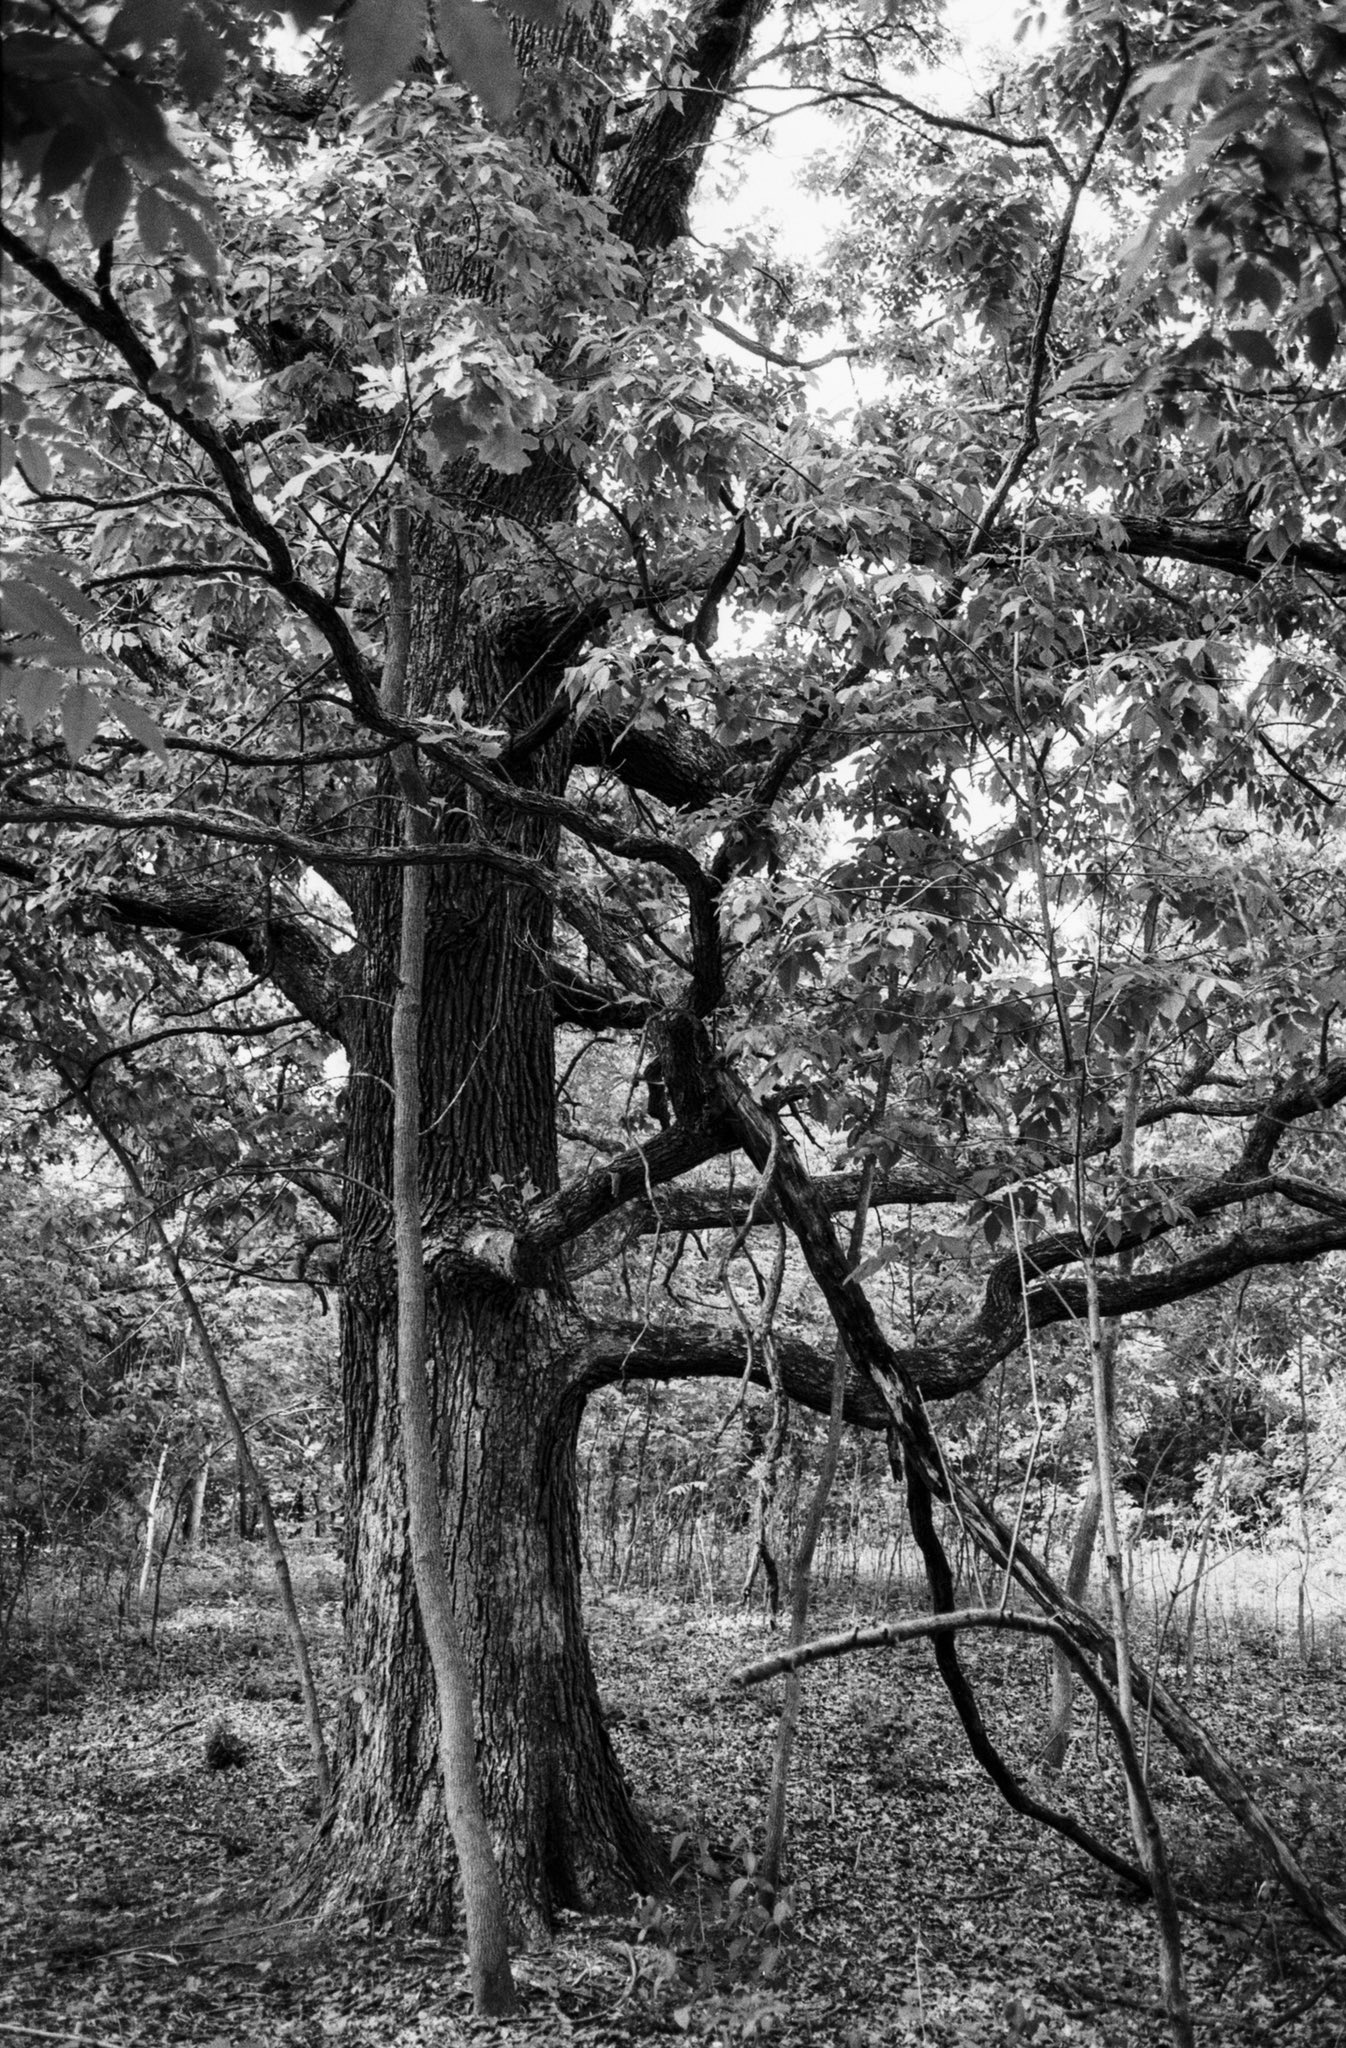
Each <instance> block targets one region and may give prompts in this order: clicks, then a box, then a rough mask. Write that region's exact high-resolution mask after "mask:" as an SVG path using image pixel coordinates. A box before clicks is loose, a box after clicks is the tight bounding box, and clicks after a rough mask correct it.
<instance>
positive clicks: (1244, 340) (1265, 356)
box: [1229, 327, 1281, 370]
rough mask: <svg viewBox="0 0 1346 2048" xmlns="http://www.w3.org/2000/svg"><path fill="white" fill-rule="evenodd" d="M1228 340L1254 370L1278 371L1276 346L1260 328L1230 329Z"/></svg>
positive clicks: (1278, 360)
mask: <svg viewBox="0 0 1346 2048" xmlns="http://www.w3.org/2000/svg"><path fill="white" fill-rule="evenodd" d="M1229 339H1230V342H1231V343H1232V345H1233V347H1234V348H1236V349H1237V350H1238V352H1239V354H1240V355H1241V356H1242V357H1243V358H1244V360H1245V361H1246V362H1249V363H1251V364H1252V366H1253V368H1254V369H1255V370H1279V368H1280V366H1281V359H1280V355H1279V354H1278V352H1277V349H1276V344H1275V343H1274V342H1273V341H1272V339H1271V336H1270V335H1269V334H1266V333H1264V332H1263V330H1262V329H1261V328H1260V327H1231V328H1230V330H1229Z"/></svg>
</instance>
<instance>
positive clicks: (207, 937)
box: [91, 885, 345, 1038]
mask: <svg viewBox="0 0 1346 2048" xmlns="http://www.w3.org/2000/svg"><path fill="white" fill-rule="evenodd" d="M91 901H92V903H93V905H94V906H95V907H96V908H98V909H100V910H102V911H105V912H106V914H107V915H108V916H109V917H110V918H111V919H112V920H113V921H114V922H115V923H117V924H122V925H130V926H134V927H135V928H136V929H137V930H140V931H171V932H176V933H178V934H179V935H180V936H181V937H183V938H184V939H194V940H197V941H199V942H200V943H202V944H206V943H209V944H211V945H217V946H229V947H231V948H232V949H233V951H234V952H236V953H240V954H241V955H242V957H243V958H244V959H245V960H246V961H247V963H248V965H249V967H250V968H251V969H252V971H253V973H254V974H258V975H261V976H263V977H264V978H265V979H266V980H267V981H269V982H270V983H271V984H272V985H273V987H275V988H276V989H278V990H279V992H280V993H281V995H283V996H284V998H285V1000H286V1002H288V1003H290V1004H291V1005H292V1006H293V1007H294V1009H295V1010H297V1011H298V1013H299V1015H300V1016H301V1017H304V1018H307V1020H308V1022H309V1023H310V1024H315V1025H316V1026H317V1027H318V1029H319V1030H320V1031H323V1032H325V1033H326V1034H327V1036H328V1037H329V1038H340V1037H342V1035H343V1030H344V1027H343V1024H342V1016H341V1006H342V1002H343V999H344V996H345V975H344V972H343V968H342V956H340V955H338V954H335V953H331V952H329V951H328V949H327V947H326V946H324V945H323V944H322V942H321V941H320V940H319V939H317V938H315V937H314V935H313V933H312V932H311V931H310V930H309V929H308V928H307V926H306V925H304V924H303V923H301V922H300V920H299V919H298V918H295V917H287V916H286V915H285V914H284V913H283V912H281V911H278V910H277V909H275V908H274V907H273V906H271V905H268V904H267V903H266V902H265V901H258V900H257V898H255V897H253V896H252V895H250V894H249V893H248V892H246V891H244V890H242V889H225V888H219V887H217V888H213V889H209V888H194V887H190V886H189V887H183V888H174V887H172V886H171V885H169V886H166V887H163V888H160V889H157V890H156V891H155V892H154V894H153V895H139V894H134V893H132V892H131V891H129V890H124V889H109V890H107V891H106V892H105V893H103V894H102V895H100V896H98V897H96V898H94V899H91Z"/></svg>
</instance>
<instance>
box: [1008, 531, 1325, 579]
mask: <svg viewBox="0 0 1346 2048" xmlns="http://www.w3.org/2000/svg"><path fill="white" fill-rule="evenodd" d="M1114 532H1120V536H1121V538H1120V540H1119V541H1118V542H1117V551H1118V552H1119V553H1121V554H1126V555H1136V556H1139V557H1140V558H1141V559H1142V560H1151V561H1172V562H1195V563H1196V564H1197V565H1198V567H1200V568H1203V569H1221V570H1223V571H1224V573H1225V574H1226V575H1228V576H1239V577H1242V578H1243V579H1244V580H1245V581H1247V582H1249V583H1256V582H1259V581H1260V580H1261V578H1262V577H1263V576H1266V575H1269V574H1270V573H1271V572H1272V571H1273V570H1276V569H1310V570H1313V571H1314V572H1315V573H1316V574H1318V575H1320V576H1331V577H1333V578H1341V577H1346V552H1343V551H1342V549H1340V548H1334V547H1329V546H1328V545H1327V544H1326V543H1325V542H1323V541H1316V540H1296V541H1292V542H1291V543H1290V545H1289V547H1288V548H1287V549H1286V550H1285V552H1284V554H1283V555H1281V556H1279V557H1273V556H1272V555H1270V554H1260V555H1254V554H1253V553H1252V552H1251V550H1252V547H1253V544H1254V542H1255V541H1256V540H1257V539H1258V537H1259V536H1258V529H1257V527H1255V526H1249V525H1246V524H1241V523H1238V522H1235V521H1232V520H1231V521H1220V520H1193V521H1191V522H1190V523H1184V522H1181V521H1177V520H1166V519H1139V518H1133V517H1132V516H1131V515H1130V514H1128V515H1127V517H1126V518H1124V519H1120V520H1118V521H1117V522H1116V525H1115V526H1113V527H1110V533H1114ZM1015 544H1016V546H1017V544H1018V543H1017V538H1016V542H1015ZM1102 545H1104V546H1105V547H1106V546H1107V545H1108V538H1107V537H1105V538H1104V540H1103V543H1102Z"/></svg>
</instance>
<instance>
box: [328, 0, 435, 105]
mask: <svg viewBox="0 0 1346 2048" xmlns="http://www.w3.org/2000/svg"><path fill="white" fill-rule="evenodd" d="M424 23H425V16H424V12H423V9H422V7H421V5H420V0H355V5H354V6H353V7H352V8H351V11H350V13H349V14H348V15H347V16H346V24H345V31H344V40H345V51H346V70H347V72H348V74H349V77H350V82H351V91H352V93H353V94H354V96H355V98H356V99H357V100H358V101H360V103H361V104H362V105H366V104H368V102H369V101H370V100H376V99H379V98H381V97H382V95H383V94H384V93H385V92H387V91H388V89H389V87H390V86H394V85H396V84H397V82H398V80H399V79H400V78H403V77H405V75H406V72H407V68H408V66H409V65H410V63H411V60H412V58H413V57H414V56H415V55H416V54H417V52H418V50H419V49H420V47H421V41H422V38H423V36H424V33H425V28H424Z"/></svg>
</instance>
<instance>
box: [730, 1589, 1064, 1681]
mask: <svg viewBox="0 0 1346 2048" xmlns="http://www.w3.org/2000/svg"><path fill="white" fill-rule="evenodd" d="M984 1628H989V1629H997V1628H1003V1629H1009V1630H1011V1631H1013V1632H1015V1633H1017V1634H1021V1635H1030V1636H1045V1637H1047V1639H1048V1640H1049V1641H1051V1642H1059V1641H1061V1640H1062V1639H1065V1640H1067V1641H1068V1640H1069V1638H1068V1637H1066V1631H1065V1630H1064V1629H1063V1628H1061V1627H1060V1626H1059V1625H1058V1624H1057V1623H1056V1622H1052V1621H1048V1620H1047V1619H1046V1618H1045V1616H1043V1615H1041V1614H1021V1613H1019V1612H1017V1611H1016V1610H1015V1609H1013V1608H1008V1609H1002V1608H999V1607H958V1608H954V1609H953V1611H952V1612H951V1613H948V1614H914V1615H910V1616H908V1617H907V1618H906V1619H905V1620H903V1621H886V1622H879V1623H876V1624H874V1625H873V1626H872V1627H870V1628H861V1627H859V1626H858V1625H857V1626H856V1627H855V1628H848V1629H843V1630H842V1631H841V1632H840V1633H839V1634H837V1635H833V1636H815V1637H814V1639H813V1641H812V1642H809V1643H796V1644H795V1645H794V1647H793V1648H792V1649H788V1650H775V1651H773V1652H772V1654H771V1655H770V1656H769V1657H758V1658H757V1659H756V1660H755V1661H754V1662H753V1663H751V1664H740V1665H739V1666H738V1668H737V1669H736V1670H734V1671H731V1672H730V1673H729V1683H730V1684H731V1685H762V1684H764V1683H765V1682H766V1680H767V1679H769V1678H779V1677H780V1676H781V1675H782V1673H783V1672H786V1671H801V1670H802V1669H803V1668H804V1666H805V1665H806V1664H825V1663H827V1662H829V1661H830V1660H831V1659H832V1658H834V1657H850V1656H854V1655H855V1653H856V1652H857V1651H859V1650H891V1649H895V1648H896V1646H897V1645H898V1644H899V1643H915V1642H919V1641H920V1640H921V1639H922V1637H924V1636H953V1635H962V1634H965V1633H966V1632H967V1631H968V1630H970V1629H984Z"/></svg>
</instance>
